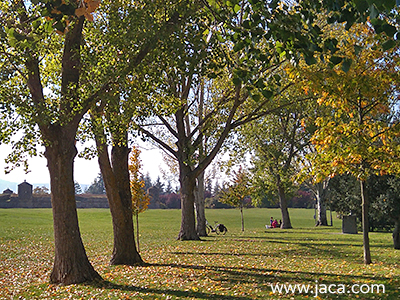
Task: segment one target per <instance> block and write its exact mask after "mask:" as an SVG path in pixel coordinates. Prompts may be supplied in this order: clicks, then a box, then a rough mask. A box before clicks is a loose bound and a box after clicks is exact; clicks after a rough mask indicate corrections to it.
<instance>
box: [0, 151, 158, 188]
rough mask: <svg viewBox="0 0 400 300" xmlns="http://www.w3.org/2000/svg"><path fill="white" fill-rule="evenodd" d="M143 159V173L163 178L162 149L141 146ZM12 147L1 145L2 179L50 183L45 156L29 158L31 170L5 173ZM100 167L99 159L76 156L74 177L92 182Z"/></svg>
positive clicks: (0, 165) (153, 178)
mask: <svg viewBox="0 0 400 300" xmlns="http://www.w3.org/2000/svg"><path fill="white" fill-rule="evenodd" d="M77 148H78V151H80V150H83V146H81V145H79V144H78V145H77ZM140 150H141V154H140V159H141V160H142V165H143V167H142V173H143V174H146V173H149V175H150V177H151V179H152V180H156V179H157V177H158V176H160V178H162V175H161V171H160V168H161V167H162V168H165V166H163V160H162V154H161V152H160V150H158V149H155V148H154V147H151V146H144V145H141V146H140ZM10 151H11V147H10V146H8V145H0V179H2V180H5V181H10V182H15V183H21V182H23V181H24V180H26V181H27V182H29V183H31V184H33V185H40V184H48V183H50V177H49V172H48V169H47V162H46V159H45V158H44V157H35V158H32V159H29V169H30V172H29V173H28V174H25V172H24V170H23V168H22V167H21V168H17V169H15V170H13V171H12V172H11V173H9V174H5V172H4V168H5V166H6V164H5V162H4V159H5V158H6V156H7V155H8V154H9V153H10ZM99 172H100V169H99V166H98V163H97V159H96V158H95V159H92V160H85V159H83V158H78V157H76V158H75V165H74V178H75V181H77V182H78V183H79V184H91V183H92V182H93V181H94V179H95V178H96V177H97V175H98V174H99Z"/></svg>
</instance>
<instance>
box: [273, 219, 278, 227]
mask: <svg viewBox="0 0 400 300" xmlns="http://www.w3.org/2000/svg"><path fill="white" fill-rule="evenodd" d="M277 227H278V221H277V220H276V219H275V220H274V221H273V222H272V228H277Z"/></svg>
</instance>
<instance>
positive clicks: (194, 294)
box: [87, 280, 253, 300]
mask: <svg viewBox="0 0 400 300" xmlns="http://www.w3.org/2000/svg"><path fill="white" fill-rule="evenodd" d="M87 285H90V286H91V287H95V288H101V289H109V290H120V291H123V292H138V293H142V294H157V295H160V296H161V295H170V296H174V297H186V298H188V297H190V298H199V299H222V300H250V299H253V298H249V297H242V296H230V295H221V294H212V293H205V292H202V291H192V290H190V291H184V290H174V289H162V288H159V289H158V288H147V287H139V286H132V285H122V284H117V283H113V282H111V281H107V280H103V281H97V282H92V283H89V284H87Z"/></svg>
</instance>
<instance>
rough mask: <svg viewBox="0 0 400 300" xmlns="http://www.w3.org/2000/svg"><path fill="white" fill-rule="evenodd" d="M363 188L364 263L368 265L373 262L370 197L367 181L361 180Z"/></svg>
mask: <svg viewBox="0 0 400 300" xmlns="http://www.w3.org/2000/svg"><path fill="white" fill-rule="evenodd" d="M360 188H361V212H362V229H363V246H364V263H365V264H366V265H368V264H370V263H371V250H370V246H369V221H368V211H369V199H368V194H367V190H366V187H365V181H363V180H360Z"/></svg>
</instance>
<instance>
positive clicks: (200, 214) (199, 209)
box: [195, 171, 207, 236]
mask: <svg viewBox="0 0 400 300" xmlns="http://www.w3.org/2000/svg"><path fill="white" fill-rule="evenodd" d="M195 207H196V220H197V223H196V231H197V234H198V235H199V236H207V232H206V214H205V203H204V171H203V172H201V174H200V175H199V176H198V177H197V190H196V195H195Z"/></svg>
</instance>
